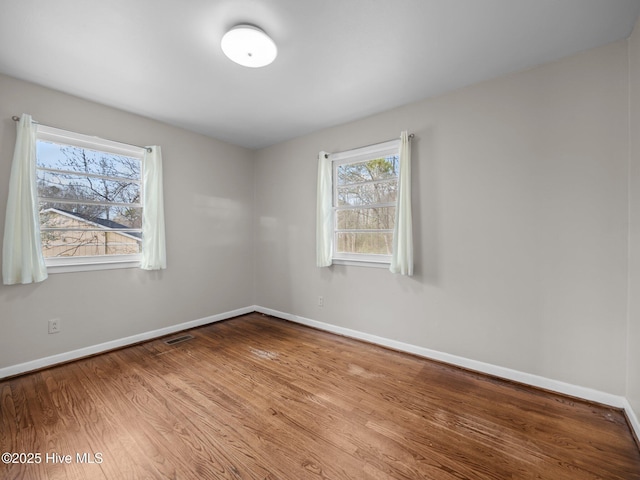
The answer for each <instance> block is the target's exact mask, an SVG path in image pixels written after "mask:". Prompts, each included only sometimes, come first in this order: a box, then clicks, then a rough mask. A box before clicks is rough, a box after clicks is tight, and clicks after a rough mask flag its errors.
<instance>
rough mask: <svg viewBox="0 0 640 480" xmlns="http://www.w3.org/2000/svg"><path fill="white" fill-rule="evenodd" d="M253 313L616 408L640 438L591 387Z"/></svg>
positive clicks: (623, 404) (609, 398)
mask: <svg viewBox="0 0 640 480" xmlns="http://www.w3.org/2000/svg"><path fill="white" fill-rule="evenodd" d="M254 308H255V311H256V312H260V313H264V314H266V315H272V316H274V317H279V318H283V319H285V320H289V321H291V322H295V323H299V324H301V325H307V326H309V327H314V328H317V329H319V330H324V331H327V332H331V333H336V334H338V335H343V336H345V337H350V338H355V339H358V340H364V341H366V342H369V343H374V344H376V345H381V346H383V347H388V348H392V349H394V350H399V351H402V352H407V353H412V354H414V355H418V356H420V357H425V358H430V359H433V360H438V361H441V362H445V363H449V364H452V365H456V366H459V367H463V368H467V369H469V370H475V371H477V372H481V373H486V374H488V375H493V376H496V377H500V378H504V379H507V380H512V381H514V382H519V383H523V384H526V385H531V386H534V387H538V388H543V389H545V390H550V391H553V392H557V393H561V394H563V395H570V396H572V397H576V398H582V399H584V400H588V401H591V402H597V403H601V404H603V405H608V406H611V407H615V408H620V409H624V410H625V412H626V413H627V417H628V418H629V422H630V423H631V428H633V429H634V430H635V432H636V436H637V437H638V438H640V423H638V418H637V417H636V415H635V412H634V411H633V409H632V408H631V405H630V403H629V401H628V400H627V399H626V398H625V397H623V396H618V395H612V394H610V393H606V392H601V391H599V390H594V389H591V388H586V387H581V386H578V385H573V384H570V383H565V382H561V381H558V380H552V379H549V378H546V377H542V376H539V375H532V374H530V373H525V372H520V371H518V370H512V369H510V368H505V367H500V366H497V365H492V364H490V363H484V362H479V361H477V360H470V359H468V358H464V357H459V356H457V355H451V354H449V353H444V352H439V351H437V350H431V349H429V348H424V347H418V346H416V345H411V344H408V343H403V342H398V341H396V340H390V339H388V338H384V337H378V336H376V335H371V334H368V333H363V332H360V331H357V330H351V329H349V328H344V327H338V326H336V325H331V324H329V323H324V322H319V321H317V320H311V319H309V318H305V317H300V316H298V315H292V314H290V313H285V312H280V311H277V310H273V309H271V308H265V307H261V306H259V305H256V306H254Z"/></svg>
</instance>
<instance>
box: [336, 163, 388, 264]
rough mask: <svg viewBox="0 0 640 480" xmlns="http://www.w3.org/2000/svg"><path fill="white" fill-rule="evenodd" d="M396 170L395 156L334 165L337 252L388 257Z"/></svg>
mask: <svg viewBox="0 0 640 480" xmlns="http://www.w3.org/2000/svg"><path fill="white" fill-rule="evenodd" d="M398 168H399V156H398V155H390V156H386V157H382V158H375V159H372V160H368V161H364V162H354V163H345V164H342V165H338V166H337V168H336V179H335V181H336V187H335V199H334V205H335V232H336V242H335V245H336V251H337V252H338V253H361V254H374V255H390V254H391V251H392V248H393V227H394V222H395V209H396V207H395V204H396V195H397V189H398Z"/></svg>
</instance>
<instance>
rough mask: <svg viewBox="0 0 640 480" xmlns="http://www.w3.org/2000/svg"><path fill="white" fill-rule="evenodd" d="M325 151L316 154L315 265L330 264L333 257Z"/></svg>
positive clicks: (330, 201) (329, 194) (330, 197)
mask: <svg viewBox="0 0 640 480" xmlns="http://www.w3.org/2000/svg"><path fill="white" fill-rule="evenodd" d="M328 157H329V154H328V153H327V152H320V153H319V154H318V201H317V207H316V265H317V266H318V267H329V266H331V263H332V259H333V239H332V236H333V221H332V218H331V215H332V211H333V205H332V204H333V202H332V195H333V191H332V180H331V177H332V166H331V160H330V159H329V158H328Z"/></svg>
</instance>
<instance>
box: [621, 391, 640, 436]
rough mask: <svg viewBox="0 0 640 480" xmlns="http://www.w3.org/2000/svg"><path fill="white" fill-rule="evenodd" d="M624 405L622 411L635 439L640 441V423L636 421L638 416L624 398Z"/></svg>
mask: <svg viewBox="0 0 640 480" xmlns="http://www.w3.org/2000/svg"><path fill="white" fill-rule="evenodd" d="M624 404H625V405H624V411H625V413H626V414H627V419H628V420H629V423H630V424H631V428H632V429H633V431H634V432H635V434H636V439H637V440H638V441H640V421H639V420H638V416H637V415H636V412H635V411H634V410H633V407H632V406H631V404H630V403H629V400H627V399H626V398H625V399H624Z"/></svg>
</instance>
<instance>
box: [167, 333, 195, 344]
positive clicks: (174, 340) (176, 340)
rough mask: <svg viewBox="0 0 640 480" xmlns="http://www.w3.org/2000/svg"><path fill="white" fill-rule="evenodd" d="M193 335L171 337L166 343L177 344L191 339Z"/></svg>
mask: <svg viewBox="0 0 640 480" xmlns="http://www.w3.org/2000/svg"><path fill="white" fill-rule="evenodd" d="M192 338H193V335H181V336H179V337H174V338H170V339H169V340H165V341H164V343H166V344H167V345H175V344H176V343H182V342H186V341H187V340H191V339H192Z"/></svg>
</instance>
